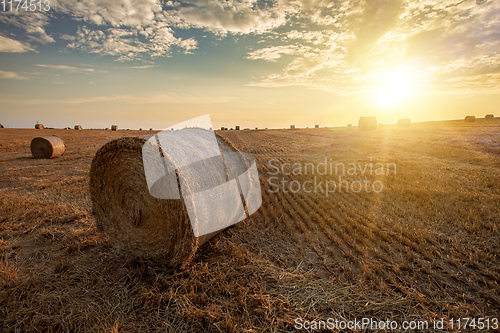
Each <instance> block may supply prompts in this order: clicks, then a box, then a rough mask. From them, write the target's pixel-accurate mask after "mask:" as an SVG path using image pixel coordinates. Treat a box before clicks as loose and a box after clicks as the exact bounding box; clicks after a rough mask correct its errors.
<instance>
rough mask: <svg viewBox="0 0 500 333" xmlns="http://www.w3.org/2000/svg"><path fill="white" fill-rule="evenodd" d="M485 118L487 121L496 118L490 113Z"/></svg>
mask: <svg viewBox="0 0 500 333" xmlns="http://www.w3.org/2000/svg"><path fill="white" fill-rule="evenodd" d="M484 118H486V119H495V116H494V115H493V114H491V113H489V114H487V115H486V116H484Z"/></svg>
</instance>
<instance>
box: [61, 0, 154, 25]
mask: <svg viewBox="0 0 500 333" xmlns="http://www.w3.org/2000/svg"><path fill="white" fill-rule="evenodd" d="M52 7H53V9H54V10H57V11H60V12H63V13H67V14H70V15H72V16H74V17H75V18H77V19H83V20H84V21H86V22H89V23H93V24H96V25H111V26H114V27H119V26H139V25H149V24H152V22H153V19H154V18H155V13H158V12H160V11H161V10H162V8H161V5H160V2H159V1H157V0H102V1H100V0H82V1H78V0H59V1H58V2H57V4H54V5H53V6H52Z"/></svg>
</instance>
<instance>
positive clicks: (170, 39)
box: [0, 0, 500, 129]
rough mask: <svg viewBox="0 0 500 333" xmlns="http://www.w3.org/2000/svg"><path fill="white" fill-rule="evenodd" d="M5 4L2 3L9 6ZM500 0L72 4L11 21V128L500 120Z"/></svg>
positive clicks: (2, 42) (4, 62)
mask: <svg viewBox="0 0 500 333" xmlns="http://www.w3.org/2000/svg"><path fill="white" fill-rule="evenodd" d="M0 9H1V5H0ZM499 53H500V2H498V1H493V0H476V1H439V2H433V1H426V0H423V1H397V0H394V1H385V0H376V1H358V0H354V1H321V0H319V1H313V0H295V1H284V0H258V1H233V0H228V1H209V0H191V1H157V0H116V1H110V0H108V1H97V0H84V1H75V0H60V1H55V0H52V1H50V9H49V10H48V11H44V10H41V11H40V10H35V11H33V12H29V11H25V10H22V9H20V11H17V12H16V11H7V12H1V13H0V87H1V90H0V103H1V104H0V105H1V106H0V108H1V109H0V110H1V111H0V112H1V116H0V122H1V123H2V124H4V125H6V126H8V127H32V126H33V125H34V124H35V123H36V122H37V121H39V122H41V123H43V124H45V125H46V126H51V127H66V126H73V125H75V124H81V125H82V126H83V127H84V128H91V127H109V126H111V124H117V125H119V126H120V127H121V128H139V127H143V128H150V127H153V128H157V129H162V128H166V127H168V126H169V125H171V124H175V123H177V122H180V121H183V120H186V119H189V118H192V117H196V116H199V115H203V114H206V113H209V114H210V115H211V118H212V121H213V123H214V126H216V127H220V126H227V127H232V126H234V125H237V124H238V125H241V126H242V127H252V128H253V127H270V128H272V127H277V128H280V127H288V126H289V125H290V124H296V125H297V126H300V127H306V126H309V127H313V126H314V125H315V124H320V125H322V126H342V125H345V124H347V123H356V122H357V119H358V118H359V117H360V116H362V115H376V116H377V117H378V118H379V121H381V122H384V123H391V122H396V121H397V119H398V118H402V117H410V118H412V120H414V121H424V120H437V119H454V118H463V117H464V116H465V115H467V114H475V115H476V116H480V117H482V116H484V114H486V113H496V114H497V115H498V114H500V93H499V92H500V89H499V88H500V54H499Z"/></svg>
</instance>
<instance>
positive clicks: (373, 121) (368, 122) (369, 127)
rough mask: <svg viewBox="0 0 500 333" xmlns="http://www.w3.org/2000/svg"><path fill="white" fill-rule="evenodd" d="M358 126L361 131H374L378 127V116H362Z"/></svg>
mask: <svg viewBox="0 0 500 333" xmlns="http://www.w3.org/2000/svg"><path fill="white" fill-rule="evenodd" d="M358 128H359V130H361V131H373V130H375V129H376V128H377V118H376V117H361V118H359V121H358Z"/></svg>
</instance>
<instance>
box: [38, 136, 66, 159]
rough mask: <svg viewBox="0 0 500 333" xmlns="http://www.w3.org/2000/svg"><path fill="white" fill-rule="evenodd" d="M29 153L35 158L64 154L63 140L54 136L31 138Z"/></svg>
mask: <svg viewBox="0 0 500 333" xmlns="http://www.w3.org/2000/svg"><path fill="white" fill-rule="evenodd" d="M30 148H31V153H32V154H33V157H35V158H54V157H59V156H62V155H64V152H65V151H66V146H65V145H64V141H63V140H62V139H61V138H60V137H58V136H56V135H51V136H44V137H36V138H34V139H33V140H31V145H30Z"/></svg>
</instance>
